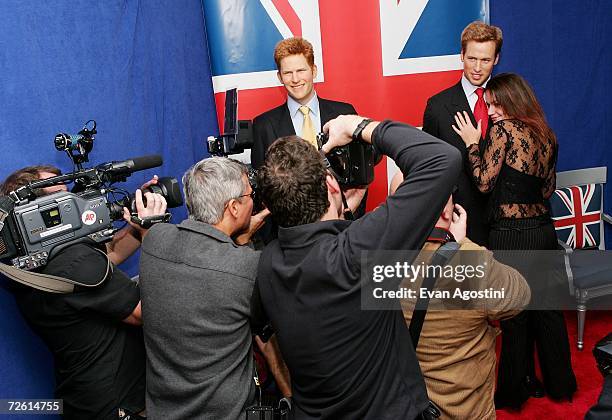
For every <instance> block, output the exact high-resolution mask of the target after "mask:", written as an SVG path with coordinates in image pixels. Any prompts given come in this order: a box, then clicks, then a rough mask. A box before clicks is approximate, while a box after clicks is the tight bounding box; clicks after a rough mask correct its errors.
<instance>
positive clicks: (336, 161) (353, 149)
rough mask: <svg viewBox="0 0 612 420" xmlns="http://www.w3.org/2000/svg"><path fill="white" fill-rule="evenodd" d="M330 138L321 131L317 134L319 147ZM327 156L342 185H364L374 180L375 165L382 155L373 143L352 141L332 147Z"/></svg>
mask: <svg viewBox="0 0 612 420" xmlns="http://www.w3.org/2000/svg"><path fill="white" fill-rule="evenodd" d="M328 140H329V137H328V135H327V134H326V133H319V134H318V135H317V143H318V145H319V149H320V148H321V147H322V146H323V145H324V144H325V143H327V141H328ZM326 158H327V161H328V162H329V165H330V169H331V170H332V171H333V172H334V175H335V176H336V178H337V180H338V183H339V184H340V185H341V186H343V187H363V186H366V185H369V184H371V183H372V181H374V167H375V166H376V164H378V162H380V160H381V158H382V155H380V154H379V153H377V152H376V151H375V150H374V147H373V146H372V145H371V144H367V143H365V142H362V141H352V142H350V143H348V144H346V145H344V146H341V147H336V148H334V149H332V150H331V151H330V152H329V153H328V154H327V155H326Z"/></svg>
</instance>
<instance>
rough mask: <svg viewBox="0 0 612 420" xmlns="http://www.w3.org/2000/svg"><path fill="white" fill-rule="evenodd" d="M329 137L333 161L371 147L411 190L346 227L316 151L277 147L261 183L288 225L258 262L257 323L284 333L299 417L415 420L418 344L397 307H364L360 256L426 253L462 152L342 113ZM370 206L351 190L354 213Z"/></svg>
mask: <svg viewBox="0 0 612 420" xmlns="http://www.w3.org/2000/svg"><path fill="white" fill-rule="evenodd" d="M324 131H325V132H328V134H329V141H328V142H327V143H326V144H325V145H324V146H323V150H324V152H326V153H327V152H329V151H330V150H331V149H332V148H334V147H338V146H342V145H345V144H348V143H349V142H351V141H352V140H353V139H355V140H363V141H365V142H367V143H371V144H373V145H374V147H375V148H376V149H377V151H378V152H380V153H383V154H386V155H387V156H389V157H390V158H391V159H393V160H394V161H395V162H396V163H397V165H398V167H399V168H400V169H401V171H402V172H403V173H404V175H405V176H406V177H407V179H408V181H407V182H404V183H403V184H402V185H400V187H399V188H398V189H397V192H396V193H395V194H394V195H391V196H389V197H388V198H387V200H386V201H385V203H384V204H382V205H381V206H379V207H378V208H377V209H375V210H374V211H372V212H370V213H368V214H366V215H365V216H363V217H361V218H360V219H358V220H355V221H353V222H351V221H348V220H343V213H344V211H345V210H346V209H345V208H344V205H343V199H342V195H341V189H340V186H339V185H338V182H337V181H336V179H335V178H334V177H333V176H332V175H331V174H330V172H328V171H327V170H326V165H325V163H324V161H323V159H322V157H321V155H320V154H319V152H317V150H316V149H315V148H313V147H312V146H310V145H309V144H308V143H306V142H305V141H296V140H299V139H296V138H291V137H288V138H281V139H279V140H277V141H276V142H275V143H274V144H272V146H271V147H270V149H269V150H268V153H267V156H266V160H265V163H264V165H263V167H262V168H261V169H260V178H259V184H258V186H259V187H260V190H261V192H262V197H263V201H264V204H266V206H267V207H268V208H269V209H270V211H271V213H272V217H273V219H274V220H275V221H276V222H277V224H278V225H279V226H280V228H279V233H278V239H277V240H275V241H273V242H271V243H270V244H269V245H268V246H267V247H266V248H265V249H264V251H263V253H262V256H261V260H260V264H259V269H258V273H257V282H258V285H257V287H256V289H255V292H254V296H253V308H252V310H253V317H254V324H256V326H262V325H263V324H265V322H266V321H267V319H266V318H269V320H270V321H271V323H272V327H273V328H274V330H275V331H276V332H277V334H278V342H279V344H280V350H281V352H282V354H283V357H284V359H285V361H286V363H287V366H288V368H289V373H290V375H291V381H292V393H293V401H294V411H295V418H296V419H308V418H330V419H341V418H346V419H356V418H359V419H400V418H401V419H413V418H416V417H417V416H419V414H420V413H421V412H422V411H423V410H424V409H425V408H426V407H427V406H428V399H427V394H426V390H425V384H424V381H423V377H422V375H421V371H420V369H419V365H418V362H417V359H416V356H415V352H414V349H413V348H412V344H411V341H410V335H409V334H408V329H407V328H406V325H405V322H404V317H403V315H402V311H401V308H400V306H399V302H398V303H397V309H396V310H367V311H366V310H362V309H361V287H362V285H361V253H362V251H370V250H417V249H420V247H421V246H422V245H423V243H424V241H425V239H426V237H427V235H428V233H429V232H430V231H431V229H432V228H433V226H434V223H435V222H436V220H437V218H438V215H439V214H440V212H441V210H442V207H443V206H444V204H445V203H446V201H447V199H448V196H449V195H450V193H451V189H452V185H453V182H452V181H451V180H453V179H455V178H456V177H457V175H458V173H459V171H460V165H461V159H460V155H459V153H458V152H457V151H456V149H454V148H453V147H451V146H449V145H447V144H445V143H444V142H442V141H441V140H438V139H436V138H434V137H432V136H430V135H429V134H426V133H423V132H422V131H420V130H418V129H416V128H414V127H411V126H408V125H405V124H401V123H397V122H392V121H384V122H381V123H378V122H372V121H371V120H368V119H364V118H363V117H359V116H351V115H344V116H340V117H338V118H336V119H334V120H331V121H330V122H328V123H327V124H325V126H324ZM362 197H363V191H361V194H356V192H355V191H350V194H347V198H348V200H347V203H348V206H349V207H350V208H351V209H353V208H355V207H356V206H357V205H358V204H359V201H360V198H362ZM398 283H399V282H398Z"/></svg>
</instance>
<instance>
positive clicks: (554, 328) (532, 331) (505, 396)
mask: <svg viewBox="0 0 612 420" xmlns="http://www.w3.org/2000/svg"><path fill="white" fill-rule="evenodd" d="M489 246H490V248H491V249H492V250H551V249H557V237H556V234H555V230H554V226H553V224H552V221H551V220H550V217H548V216H540V217H533V218H526V219H502V220H500V221H499V222H497V223H495V224H494V225H493V226H492V227H491V231H490V233H489ZM501 329H502V349H501V355H500V360H499V370H498V377H497V392H496V394H495V405H496V406H497V407H498V408H501V407H506V406H509V407H513V408H520V406H521V405H522V404H523V403H524V402H525V401H526V400H527V398H529V391H528V389H527V387H526V385H525V377H526V376H527V375H530V376H532V377H533V376H534V372H535V368H534V357H533V355H534V345H535V347H536V348H537V353H538V359H539V361H540V368H541V370H542V379H543V382H544V387H545V389H546V392H547V393H548V394H549V395H550V396H551V397H552V398H556V399H562V398H571V396H572V395H573V393H574V392H575V391H576V377H575V376H574V372H573V370H572V365H571V357H570V347H569V346H570V344H569V339H568V336H567V328H566V325H565V319H564V318H563V313H562V312H561V311H535V310H534V311H531V310H530V311H523V312H521V313H520V314H518V315H517V316H516V317H514V318H511V319H509V320H506V321H502V322H501Z"/></svg>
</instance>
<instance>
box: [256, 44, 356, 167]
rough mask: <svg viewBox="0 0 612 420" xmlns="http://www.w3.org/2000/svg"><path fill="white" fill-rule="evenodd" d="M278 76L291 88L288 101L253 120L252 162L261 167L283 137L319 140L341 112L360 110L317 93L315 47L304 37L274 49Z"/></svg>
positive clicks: (351, 112) (288, 90)
mask: <svg viewBox="0 0 612 420" xmlns="http://www.w3.org/2000/svg"><path fill="white" fill-rule="evenodd" d="M274 61H275V62H276V67H277V69H278V73H277V75H278V80H279V81H280V82H281V83H282V84H283V86H284V87H285V89H286V90H287V102H285V103H284V104H282V105H280V106H278V107H276V108H274V109H271V110H269V111H267V112H264V113H263V114H261V115H259V116H258V117H256V118H255V120H254V121H253V149H252V150H251V164H252V165H253V167H254V168H259V167H260V166H261V165H262V164H263V161H264V158H265V155H266V151H267V150H268V147H270V145H271V144H272V143H273V142H274V140H276V139H277V138H279V137H285V136H293V135H298V136H300V137H302V138H303V139H305V140H307V141H308V142H310V143H313V144H316V134H317V133H320V132H321V128H322V127H323V125H325V123H326V122H327V121H329V120H332V119H334V118H336V117H337V116H338V115H346V114H357V112H356V111H355V108H353V106H352V105H351V104H347V103H345V102H337V101H330V100H327V99H323V98H320V97H318V96H317V94H316V92H315V90H314V85H313V81H314V79H315V77H316V76H317V66H316V65H315V63H314V51H313V48H312V45H311V44H310V42H308V41H306V40H305V39H303V38H297V37H296V38H287V39H283V40H282V41H280V42H279V43H278V44H277V45H276V48H275V49H274Z"/></svg>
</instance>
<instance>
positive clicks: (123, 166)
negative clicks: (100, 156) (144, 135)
mask: <svg viewBox="0 0 612 420" xmlns="http://www.w3.org/2000/svg"><path fill="white" fill-rule="evenodd" d="M163 163H164V161H163V159H162V157H161V155H148V156H139V157H135V158H132V159H127V160H120V161H112V162H108V163H103V164H102V165H99V166H98V167H97V169H98V170H99V171H102V172H107V173H110V174H113V175H129V174H131V173H132V172H137V171H143V170H145V169H151V168H157V167H158V166H161V165H162V164H163Z"/></svg>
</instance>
